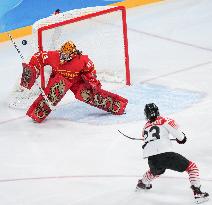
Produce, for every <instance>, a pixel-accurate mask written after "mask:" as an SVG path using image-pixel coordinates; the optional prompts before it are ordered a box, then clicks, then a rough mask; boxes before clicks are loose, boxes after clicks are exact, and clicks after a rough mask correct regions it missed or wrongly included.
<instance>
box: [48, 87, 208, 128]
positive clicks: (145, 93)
mask: <svg viewBox="0 0 212 205" xmlns="http://www.w3.org/2000/svg"><path fill="white" fill-rule="evenodd" d="M113 92H114V93H117V94H119V95H121V96H123V97H125V98H127V99H128V101H129V103H128V105H127V108H126V114H124V115H121V116H120V115H119V116H116V115H112V114H110V113H107V112H104V111H102V110H99V109H97V108H95V107H92V106H89V105H87V104H85V103H83V102H80V101H74V102H71V103H69V104H67V105H64V106H61V107H59V108H58V109H56V110H55V111H54V112H53V113H52V114H51V116H49V119H63V120H70V121H75V122H81V123H89V124H96V125H109V124H114V123H127V122H133V121H138V120H144V116H143V109H144V106H145V104H146V103H150V102H155V103H156V104H157V105H158V106H159V107H160V110H161V114H162V115H169V114H172V113H175V112H179V111H182V110H183V109H186V108H188V107H190V106H192V105H193V104H195V103H198V102H200V101H201V100H202V99H203V98H204V97H205V94H204V93H200V92H195V91H189V90H183V89H170V88H168V87H165V86H161V85H155V84H141V83H139V84H135V85H133V86H130V87H128V86H126V87H124V88H120V89H118V90H115V91H113Z"/></svg>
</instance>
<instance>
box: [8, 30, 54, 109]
mask: <svg viewBox="0 0 212 205" xmlns="http://www.w3.org/2000/svg"><path fill="white" fill-rule="evenodd" d="M7 35H8V36H9V38H10V40H11V42H12V44H13V46H14V48H15V49H16V51H17V52H18V54H19V56H20V57H21V59H22V61H23V62H25V59H24V56H23V54H22V53H21V51H20V49H19V48H18V46H17V44H16V42H15V41H14V39H13V37H12V35H11V34H10V33H9V32H7ZM35 83H36V85H37V86H38V88H39V91H40V93H41V95H42V96H43V97H44V99H45V101H46V103H47V105H48V106H49V108H50V109H51V110H54V109H55V108H54V106H53V105H52V104H51V102H50V101H49V99H48V98H47V96H46V94H45V92H44V90H43V89H42V88H41V87H40V86H39V85H38V83H37V81H35Z"/></svg>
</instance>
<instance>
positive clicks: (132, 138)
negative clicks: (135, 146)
mask: <svg viewBox="0 0 212 205" xmlns="http://www.w3.org/2000/svg"><path fill="white" fill-rule="evenodd" d="M118 132H119V133H121V134H122V135H123V136H125V137H127V138H129V139H131V140H143V139H141V138H134V137H129V136H128V135H125V134H124V133H123V132H121V131H120V130H118Z"/></svg>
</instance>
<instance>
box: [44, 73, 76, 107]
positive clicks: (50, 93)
mask: <svg viewBox="0 0 212 205" xmlns="http://www.w3.org/2000/svg"><path fill="white" fill-rule="evenodd" d="M71 85H72V83H70V82H69V81H68V80H67V79H66V78H64V77H63V76H61V75H60V74H57V75H55V77H53V78H50V79H49V82H48V85H47V86H46V88H45V90H44V93H45V94H46V96H47V98H48V100H49V101H50V102H51V104H52V105H53V106H56V105H57V104H58V103H59V102H60V101H61V99H62V98H63V97H64V95H65V94H66V92H67V91H68V90H69V88H70V87H71Z"/></svg>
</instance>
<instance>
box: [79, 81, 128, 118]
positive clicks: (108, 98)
mask: <svg viewBox="0 0 212 205" xmlns="http://www.w3.org/2000/svg"><path fill="white" fill-rule="evenodd" d="M75 97H76V99H78V100H80V101H83V102H85V103H88V104H89V105H91V106H94V107H97V108H99V109H102V110H104V111H107V112H110V113H112V114H114V115H122V114H124V110H125V108H126V106H127V103H128V100H127V99H125V98H123V97H121V96H119V95H117V94H114V93H111V92H109V91H106V90H103V89H98V90H97V92H95V93H93V91H92V89H90V88H88V87H87V86H86V85H85V84H81V85H80V86H79V89H78V90H77V92H76V93H75Z"/></svg>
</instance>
